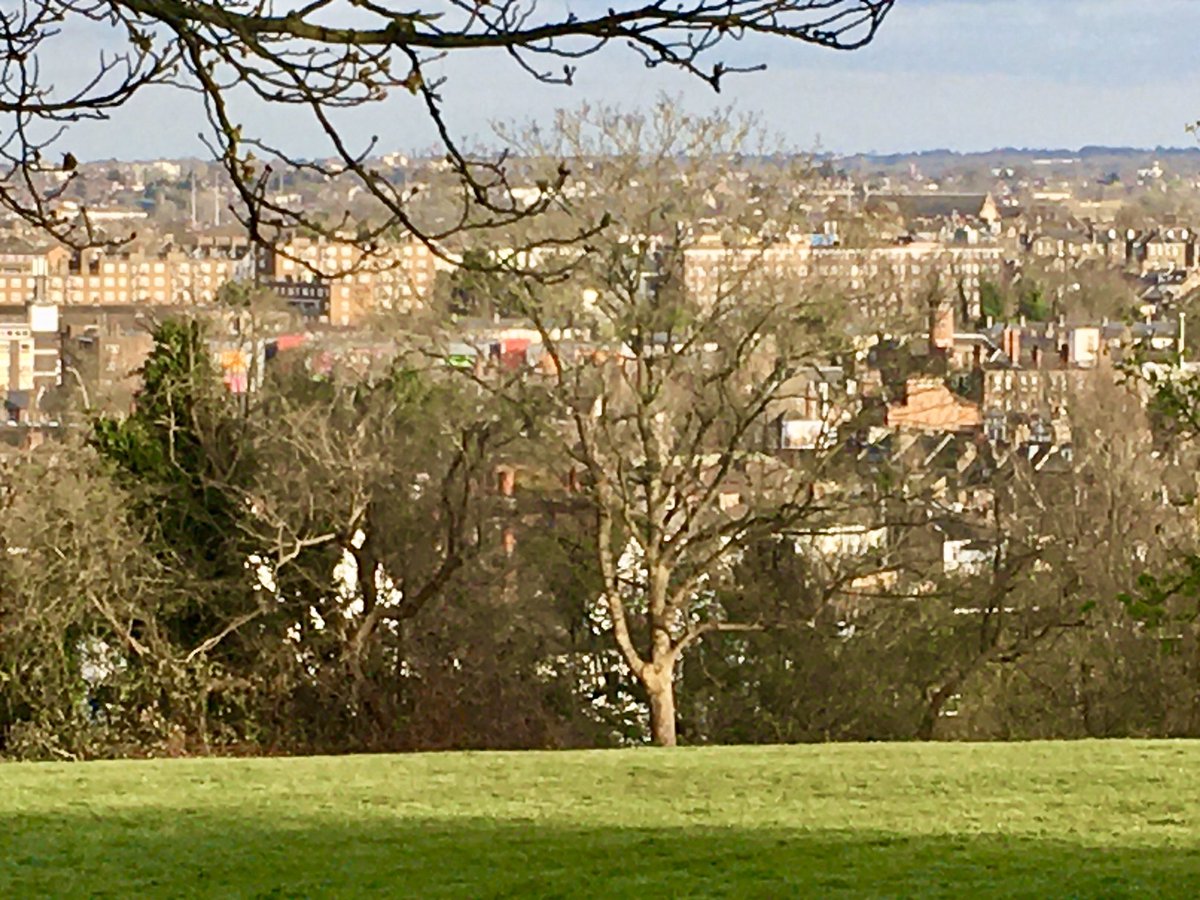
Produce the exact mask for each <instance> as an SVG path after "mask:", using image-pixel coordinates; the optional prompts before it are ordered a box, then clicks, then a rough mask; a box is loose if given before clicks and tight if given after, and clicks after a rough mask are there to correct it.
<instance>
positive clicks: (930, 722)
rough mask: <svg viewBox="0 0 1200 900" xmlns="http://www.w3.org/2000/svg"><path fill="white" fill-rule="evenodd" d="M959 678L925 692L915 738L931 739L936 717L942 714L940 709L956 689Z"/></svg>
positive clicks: (935, 725)
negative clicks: (923, 704)
mask: <svg viewBox="0 0 1200 900" xmlns="http://www.w3.org/2000/svg"><path fill="white" fill-rule="evenodd" d="M958 684H959V679H957V678H956V679H954V680H952V681H950V682H948V683H947V684H944V685H942V686H941V687H940V688H938V689H937V690H936V691H932V692H930V693H927V694H926V697H925V712H924V714H923V715H922V716H921V722H920V724H919V725H918V726H917V740H919V741H932V740H933V735H934V732H935V730H936V729H937V722H938V718H939V717H940V716H941V714H942V709H943V708H944V707H945V705H946V702H947V701H948V700H949V699H950V697H951V696H952V695H953V694H954V692H955V690H957V688H958Z"/></svg>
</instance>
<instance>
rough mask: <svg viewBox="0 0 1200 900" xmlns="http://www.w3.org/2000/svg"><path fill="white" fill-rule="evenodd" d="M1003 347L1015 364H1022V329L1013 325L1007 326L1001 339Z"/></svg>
mask: <svg viewBox="0 0 1200 900" xmlns="http://www.w3.org/2000/svg"><path fill="white" fill-rule="evenodd" d="M1001 349H1002V350H1003V351H1004V355H1005V356H1007V357H1008V358H1009V359H1010V360H1011V361H1012V364H1013V365H1014V366H1019V365H1020V364H1021V329H1019V328H1014V327H1012V326H1011V325H1010V326H1009V327H1007V328H1005V329H1004V335H1003V337H1002V339H1001Z"/></svg>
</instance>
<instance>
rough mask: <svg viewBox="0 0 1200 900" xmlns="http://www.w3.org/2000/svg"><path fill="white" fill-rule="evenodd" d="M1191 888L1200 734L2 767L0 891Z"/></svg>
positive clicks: (607, 893)
mask: <svg viewBox="0 0 1200 900" xmlns="http://www.w3.org/2000/svg"><path fill="white" fill-rule="evenodd" d="M364 894H365V895H370V894H375V895H380V896H406V897H443V896H456V897H515V896H555V897H559V896H586V897H624V896H634V895H639V896H643V897H683V896H724V897H801V896H803V897H828V896H851V895H852V896H862V895H866V896H888V897H916V896H920V897H927V896H946V897H966V896H973V897H977V896H983V897H1059V896H1075V897H1093V896H1096V897H1099V896H1104V897H1120V896H1178V897H1193V896H1200V744H1192V743H1185V742H1156V743H1151V742H1111V743H1100V742H1084V743H1046V744H1009V745H981V744H976V745H969V744H962V745H911V744H909V745H903V744H892V745H843V746H823V747H793V748H783V747H777V748H776V747H772V748H738V749H694V750H679V751H672V752H662V751H655V750H638V751H620V752H617V751H610V752H592V753H556V754H549V753H495V754H469V753H468V754H438V755H418V756H402V757H399V756H389V757H381V756H380V757H343V758H316V759H264V760H220V759H217V760H173V761H150V762H128V763H90V764H63V765H59V764H53V765H12V764H10V765H0V896H2V897H33V896H49V895H52V896H92V897H134V896H137V897H144V896H195V895H207V896H213V897H299V896H339V897H341V896H355V895H364Z"/></svg>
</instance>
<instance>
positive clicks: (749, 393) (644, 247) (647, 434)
mask: <svg viewBox="0 0 1200 900" xmlns="http://www.w3.org/2000/svg"><path fill="white" fill-rule="evenodd" d="M755 133H756V132H755V127H754V123H753V122H752V121H747V120H740V119H737V118H734V117H730V116H728V115H717V116H712V117H707V118H692V117H689V116H687V115H685V114H681V113H680V112H679V111H678V110H676V109H675V108H673V107H672V106H671V104H669V103H666V102H664V103H662V104H660V105H659V106H658V108H657V109H656V110H655V112H654V113H653V114H652V115H646V116H641V115H625V114H622V113H620V112H617V111H614V110H610V109H590V110H587V109H585V110H584V111H583V112H582V113H580V114H578V115H564V117H563V118H562V119H561V120H560V122H559V128H558V130H557V132H556V133H555V136H554V137H553V138H552V139H551V140H552V141H553V143H552V145H551V146H552V152H554V153H557V154H560V155H561V156H563V158H566V159H568V160H590V161H591V162H590V165H589V169H588V171H589V179H588V181H587V187H586V190H585V192H584V194H585V195H584V196H580V197H578V198H576V200H575V201H574V202H575V204H576V205H577V207H578V208H579V210H580V211H581V212H583V213H584V214H586V210H587V209H588V208H589V206H594V205H596V204H603V205H604V207H605V208H606V209H609V210H611V214H612V218H613V227H612V229H611V230H610V232H608V233H606V236H605V237H604V239H602V240H594V241H592V242H590V243H589V245H588V248H589V252H588V254H587V255H586V256H585V258H584V261H583V262H582V263H581V266H580V268H579V269H577V270H576V271H575V272H574V274H573V275H572V277H571V279H570V280H568V281H567V282H565V283H564V284H560V285H558V286H546V285H544V284H542V283H540V282H538V281H536V280H532V281H526V282H525V283H524V290H525V292H526V301H525V306H526V308H525V312H526V313H527V314H528V315H529V316H530V317H531V318H532V319H533V321H534V322H535V323H536V325H537V327H538V329H539V330H540V332H541V335H542V340H543V344H544V347H545V352H546V356H545V358H544V359H543V361H542V370H543V372H544V373H546V374H545V376H544V377H545V380H544V381H543V382H542V383H540V384H537V383H530V382H529V380H528V379H527V378H522V379H518V380H516V381H514V382H513V383H510V384H504V385H502V386H501V390H504V391H506V392H508V395H509V396H511V397H513V398H514V399H515V400H516V401H517V402H520V403H529V402H532V401H533V400H534V399H536V402H539V403H549V405H550V406H549V408H550V410H551V412H550V414H549V419H550V420H551V421H552V422H555V423H556V424H555V425H554V426H552V427H549V428H546V429H544V434H543V435H542V437H543V440H544V442H545V444H546V445H547V446H553V447H556V448H558V449H557V450H555V451H553V452H554V453H555V454H556V458H558V459H559V460H561V459H562V458H563V456H562V454H565V455H566V458H567V463H566V465H569V466H570V467H572V468H573V469H574V475H568V478H569V480H572V481H573V483H574V484H575V485H576V486H577V489H578V491H579V492H580V495H581V496H582V497H583V498H585V499H586V503H587V506H588V507H589V508H590V511H591V515H592V517H593V518H592V521H591V529H592V533H593V537H594V541H593V546H594V550H595V554H596V567H597V570H598V572H599V574H600V576H601V578H600V580H601V583H602V585H603V590H602V593H603V599H602V602H603V609H604V611H605V619H606V621H605V623H604V627H605V628H606V630H607V631H608V633H609V635H610V636H611V639H612V641H613V642H614V643H613V646H614V648H615V650H616V651H617V652H618V653H619V655H620V658H621V660H622V661H623V664H624V666H625V667H627V669H628V672H629V673H630V675H631V677H632V678H633V679H634V680H635V681H636V683H637V684H638V685H640V688H641V689H642V690H643V691H644V693H645V696H646V697H647V699H648V701H649V710H650V729H651V734H652V737H653V740H654V741H655V742H656V743H658V744H660V745H672V744H674V743H675V742H676V709H675V694H674V691H675V679H676V673H677V668H678V665H679V662H680V660H681V658H682V657H683V655H684V654H685V653H686V651H687V650H688V648H689V647H692V646H693V645H695V644H696V643H697V642H698V641H700V640H702V639H703V638H705V637H706V636H708V635H716V634H719V633H728V632H745V631H752V630H757V629H760V628H763V627H766V626H767V625H769V624H770V623H769V622H765V621H745V622H740V621H738V622H735V621H730V620H728V618H727V617H726V616H725V614H724V612H723V610H722V609H721V608H720V605H719V604H718V603H715V602H713V588H714V587H715V586H716V584H717V583H718V582H720V581H721V580H722V579H728V578H729V577H730V575H731V568H732V565H733V563H734V562H735V561H736V560H737V559H738V557H739V554H740V552H741V548H742V547H743V546H745V544H746V542H748V541H751V540H753V539H755V538H757V537H765V536H773V535H778V534H800V533H805V532H809V531H812V530H813V529H817V530H820V529H821V528H823V527H824V526H825V524H827V523H829V522H830V521H832V520H834V519H835V518H837V517H838V516H840V515H844V514H845V511H844V509H843V508H842V506H843V501H842V495H843V494H844V493H845V492H844V490H843V488H841V487H839V486H837V485H836V484H835V481H834V480H833V479H832V478H831V477H830V475H829V466H830V465H831V463H830V459H831V454H827V453H821V452H814V453H813V454H812V455H810V456H807V457H805V456H799V457H795V458H793V459H791V460H788V461H785V460H783V459H781V458H780V456H779V455H778V454H777V453H774V452H773V450H778V449H779V446H780V445H779V442H778V438H777V437H775V438H773V437H772V435H773V434H774V432H773V430H772V426H773V425H777V424H778V423H777V418H778V416H779V415H780V412H781V410H783V409H785V408H786V407H787V405H788V404H789V403H791V402H797V401H798V398H799V396H800V394H801V392H802V390H801V384H803V379H802V378H799V377H798V371H799V370H801V369H803V368H804V366H805V364H811V363H813V362H816V361H820V360H827V359H828V357H829V355H830V354H831V353H834V352H836V351H837V349H839V345H840V341H839V332H838V330H837V328H835V327H834V324H833V323H834V319H833V318H831V310H830V309H829V308H827V307H825V306H823V305H821V304H820V303H818V302H815V301H813V300H812V299H810V298H809V297H808V296H807V294H806V293H805V292H804V291H803V290H802V289H800V287H799V285H798V283H797V281H796V279H795V277H794V273H793V272H792V271H791V270H790V267H789V265H788V263H787V260H788V255H787V248H788V247H789V241H790V240H791V239H792V238H795V237H797V236H798V234H799V233H800V232H802V231H803V229H804V228H805V227H806V223H805V222H801V221H795V220H794V219H795V217H794V216H793V215H792V211H791V209H790V208H789V205H788V203H787V202H786V201H787V197H788V196H789V193H790V191H791V190H792V189H793V186H794V184H795V179H796V178H802V177H804V172H803V170H796V169H795V168H794V164H791V163H789V164H787V165H784V166H782V167H781V164H780V163H778V162H777V161H773V160H770V159H768V161H766V162H765V163H763V164H762V165H757V164H755V165H750V166H749V169H750V171H749V172H747V173H742V172H740V170H739V167H738V166H737V165H736V164H735V161H740V160H743V159H745V160H750V159H760V160H762V159H767V158H768V157H769V154H765V155H764V153H765V152H764V151H762V148H761V147H760V145H758V144H756V143H755V140H754V137H755ZM714 214H717V215H719V216H720V220H721V221H722V222H723V223H724V224H723V232H724V233H723V235H722V236H721V240H722V246H723V247H725V248H726V249H725V250H723V251H722V253H721V260H720V264H719V265H718V266H717V267H716V268H715V269H714V270H712V272H711V275H712V278H713V281H714V286H713V287H712V289H711V290H708V291H705V292H704V294H703V295H702V296H701V295H700V294H698V293H697V292H695V291H689V290H688V289H687V287H686V285H685V277H684V269H685V266H686V264H687V263H686V256H687V253H688V250H689V249H690V248H693V247H696V246H697V245H698V244H700V243H701V242H702V241H704V239H705V235H704V234H703V231H704V229H705V227H706V225H705V223H706V221H712V220H713V218H714ZM581 337H582V338H586V340H582V341H578V342H577V341H576V338H581ZM843 337H844V336H843ZM831 418H832V417H831ZM830 424H832V423H830Z"/></svg>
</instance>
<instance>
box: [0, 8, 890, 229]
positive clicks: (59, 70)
mask: <svg viewBox="0 0 1200 900" xmlns="http://www.w3.org/2000/svg"><path fill="white" fill-rule="evenodd" d="M893 2H894V0H783V2H774V0H771V2H764V0H732V2H720V3H713V2H699V3H696V4H691V5H683V6H680V5H675V4H671V3H666V2H660V0H655V2H651V3H648V4H624V5H621V4H618V5H616V6H608V7H604V8H596V9H595V10H592V11H589V12H580V11H571V10H566V9H559V8H557V7H554V8H552V7H550V6H546V5H542V4H538V3H519V2H516V0H502V2H498V3H488V4H479V3H473V2H460V0H453V2H450V3H447V4H440V5H436V6H434V7H432V8H426V9H420V8H411V7H398V6H396V5H395V4H391V3H386V2H385V3H375V2H365V0H349V2H346V3H339V2H335V0H313V2H294V3H284V4H278V3H273V2H268V0H239V2H234V3H229V2H217V0H198V2H197V0H111V2H104V3H94V2H91V0H24V2H20V3H17V4H15V5H13V6H12V7H11V8H8V9H5V10H4V11H3V13H0V32H2V34H3V40H4V48H3V50H4V52H3V54H2V60H0V112H2V113H3V114H4V115H5V116H6V119H7V121H6V127H5V134H4V138H3V141H2V142H0V158H2V161H3V165H4V168H3V171H2V172H0V205H2V206H3V208H4V209H6V210H8V211H10V212H13V213H16V214H17V215H19V216H20V217H22V218H23V219H25V220H26V221H29V222H31V223H34V224H36V225H38V226H40V227H43V228H46V229H49V230H50V231H51V233H53V234H54V235H55V236H57V237H58V238H60V239H61V240H64V241H67V242H69V243H72V244H74V245H76V246H79V245H83V244H87V243H94V242H97V241H101V240H104V239H106V237H107V238H108V239H113V237H112V236H106V235H104V234H102V233H100V232H99V231H98V230H97V227H96V225H95V223H94V222H93V221H92V220H91V219H90V218H89V217H88V216H87V215H86V214H83V215H79V216H75V215H73V214H71V215H68V214H67V213H66V212H65V211H64V210H63V208H62V206H61V204H60V202H59V201H61V200H62V199H63V198H64V196H66V194H67V192H68V189H69V185H70V184H71V182H72V180H73V179H74V178H75V177H76V174H77V170H78V165H79V163H78V159H77V158H76V154H77V153H79V152H80V148H78V147H75V146H73V145H72V144H71V142H70V135H71V128H70V126H71V125H72V124H73V123H76V122H79V121H83V120H104V119H107V118H108V117H109V116H111V115H112V114H113V113H114V112H115V111H117V110H120V109H122V108H123V107H127V106H128V105H130V104H131V103H133V102H134V101H135V100H136V99H137V98H138V97H139V96H140V95H142V94H144V93H146V92H147V91H153V90H154V89H161V88H164V87H165V88H168V89H175V90H179V91H188V92H191V93H193V94H196V95H198V96H199V97H200V98H201V99H202V100H203V104H204V109H205V112H206V116H207V122H206V123H205V125H206V127H205V130H204V132H203V134H202V137H203V138H204V140H205V141H206V142H207V144H208V146H209V148H210V150H211V151H212V153H213V155H214V157H215V158H216V159H217V161H218V162H219V163H220V165H221V167H222V169H223V170H224V173H225V175H226V176H227V177H228V179H229V180H230V182H231V183H232V185H233V187H234V189H235V193H236V196H237V201H238V202H237V204H236V211H237V214H238V216H239V218H240V219H241V220H242V222H243V223H244V224H245V225H246V226H247V227H248V228H249V230H250V232H251V234H252V235H253V236H254V237H255V238H261V237H264V236H265V237H267V238H269V237H270V236H271V234H272V233H273V232H274V231H275V230H276V229H280V228H291V227H296V226H304V227H306V228H308V229H310V230H313V231H316V232H317V233H320V234H333V233H335V232H340V231H342V230H344V229H346V228H347V227H350V225H351V223H349V222H348V220H346V219H344V218H339V217H337V216H331V217H323V216H321V215H319V214H315V213H313V212H312V211H311V210H305V209H299V208H295V207H292V206H289V205H287V204H286V202H284V201H281V200H278V199H276V198H275V195H274V194H273V192H272V191H271V190H269V187H270V184H271V177H272V174H273V173H274V172H275V171H276V170H290V171H301V172H304V173H307V174H311V175H316V176H318V177H327V178H329V179H331V180H333V181H335V182H338V183H341V184H344V185H346V186H350V185H353V186H355V187H357V188H358V189H359V191H361V192H362V193H363V194H364V195H365V196H366V197H368V198H370V200H371V201H372V203H373V204H374V208H375V210H376V213H377V214H376V216H375V217H374V219H373V224H371V225H370V226H368V227H365V228H363V227H361V223H359V225H360V227H359V228H358V232H359V233H358V241H359V243H360V245H361V246H363V247H364V248H368V249H369V248H370V247H372V246H374V245H375V244H376V242H378V241H381V240H383V239H386V237H387V236H388V235H389V234H391V233H393V231H394V229H396V228H397V227H398V228H400V229H401V230H403V231H407V232H411V233H415V234H417V235H418V236H420V237H421V238H423V239H424V240H426V241H428V242H430V244H431V246H435V247H436V246H437V244H438V242H439V241H441V240H442V239H444V238H447V237H449V236H451V235H453V234H456V233H460V232H463V231H468V232H469V231H474V230H478V229H488V228H493V227H496V226H501V225H506V224H511V223H512V222H514V221H518V220H520V219H523V218H525V217H527V216H530V215H535V214H537V213H538V212H541V211H543V210H545V209H546V208H547V207H548V205H549V204H550V203H552V202H553V201H554V198H555V197H556V196H557V194H558V190H559V188H561V187H562V185H563V184H564V183H565V180H566V178H567V175H568V172H567V171H566V170H565V169H558V170H557V171H555V170H554V168H553V166H552V167H551V169H550V171H548V172H544V173H542V174H540V175H539V176H537V178H538V181H539V183H540V184H541V186H542V190H541V191H540V193H539V196H538V197H537V198H536V200H535V201H534V202H532V203H526V202H525V201H522V200H518V199H516V198H514V196H513V194H512V192H511V187H512V186H513V185H514V184H519V183H522V182H521V181H514V179H525V173H523V172H521V171H520V170H519V168H518V169H514V170H511V171H510V168H509V166H508V160H507V159H506V157H505V156H504V155H503V154H501V155H500V156H497V157H490V158H487V157H475V156H472V155H471V154H470V153H469V152H467V151H466V150H465V149H464V148H463V146H462V145H461V143H460V141H459V140H458V139H457V138H456V137H455V135H454V133H453V131H452V129H451V127H450V125H449V124H448V122H447V119H446V116H445V113H444V108H443V96H442V92H441V88H442V84H443V81H444V76H443V74H442V66H441V64H442V62H443V61H444V60H446V59H447V58H450V57H453V58H455V59H458V58H463V57H467V58H470V59H472V60H473V61H475V63H476V65H478V66H480V67H481V69H480V71H482V70H483V67H489V66H493V65H498V64H499V65H505V64H507V65H513V66H515V67H517V69H518V70H520V71H523V72H525V73H526V74H528V75H529V76H530V77H531V78H532V79H535V80H537V81H541V82H548V83H555V84H570V83H571V81H572V79H573V77H574V74H575V71H576V68H577V66H578V65H580V62H581V60H583V59H584V58H586V57H589V56H592V55H594V54H596V53H598V52H600V51H601V50H603V49H605V48H606V47H607V46H608V45H609V44H613V43H616V44H622V45H625V46H627V47H629V48H631V49H632V50H633V51H634V52H635V53H636V54H638V56H640V58H641V60H642V61H643V62H644V64H645V65H646V66H649V67H659V66H665V67H670V68H676V69H680V70H683V71H685V72H688V73H690V74H692V75H694V76H696V77H697V78H699V79H701V80H702V81H704V82H706V83H708V84H709V85H711V86H712V87H713V88H714V89H718V88H719V87H720V85H721V83H722V80H723V78H724V76H725V75H727V74H730V73H736V72H740V71H745V70H748V69H753V68H757V66H755V65H753V64H750V65H746V64H743V63H741V62H739V63H735V64H731V63H729V62H727V61H724V60H722V59H721V57H720V56H719V55H718V54H719V52H720V48H721V47H722V46H723V45H724V44H725V42H726V40H727V39H729V38H731V37H744V36H748V35H756V36H757V35H761V36H770V37H777V38H781V39H785V40H792V41H798V42H800V43H804V44H810V45H814V46H819V47H827V48H833V49H843V50H846V49H854V48H857V47H861V46H863V45H865V44H866V43H867V42H869V41H870V40H871V39H872V38H873V37H874V36H875V34H876V32H877V30H878V29H879V27H880V25H881V24H882V22H883V19H884V17H885V16H886V15H887V14H888V12H889V11H890V9H891V7H892V5H893ZM83 39H90V40H93V41H95V42H96V44H97V45H99V46H103V47H109V48H111V49H109V50H108V51H106V52H101V53H100V55H99V57H98V59H97V61H96V63H95V66H94V67H93V68H92V69H91V70H90V71H88V72H87V73H86V74H84V75H83V76H78V75H76V73H75V72H73V71H70V69H69V68H64V66H66V65H67V61H68V60H69V61H70V63H71V65H73V64H74V63H75V61H76V59H77V57H78V53H77V48H78V46H79V45H78V43H72V42H78V41H80V40H83ZM400 98H403V100H401V99H400ZM393 101H394V102H393ZM268 105H271V106H279V105H282V106H284V107H287V108H289V109H291V110H294V111H295V112H296V114H297V115H298V116H299V117H300V119H301V120H302V121H306V122H307V123H308V124H309V125H310V126H311V127H312V128H314V129H315V131H316V133H317V134H319V135H320V137H321V138H322V139H323V141H324V143H325V145H326V147H327V148H328V149H327V151H326V153H325V154H319V153H312V152H307V153H301V152H299V151H298V150H297V149H295V148H292V147H289V146H288V145H287V144H286V142H285V141H283V140H282V139H279V138H278V137H273V136H271V135H268V134H266V133H264V132H263V131H261V130H258V129H255V128H254V127H253V125H251V124H248V123H253V122H254V121H255V120H256V118H257V117H258V115H259V113H261V111H262V110H263V109H264V108H265V107H267V106H268ZM364 107H367V108H377V109H379V110H380V112H381V113H384V111H386V112H387V113H393V110H395V112H394V113H393V114H394V115H395V117H396V118H395V121H397V122H404V121H408V120H410V119H411V117H414V116H415V117H420V118H423V119H425V120H427V121H428V123H429V124H430V125H431V126H432V129H433V132H434V133H435V134H436V136H437V141H438V142H439V144H440V149H441V150H442V151H444V154H445V162H446V164H447V166H448V168H449V170H450V172H451V173H452V174H453V176H454V178H453V183H455V184H456V185H457V193H456V196H457V200H456V203H455V204H454V205H453V206H452V207H451V209H450V210H449V212H448V213H447V214H446V215H444V216H439V217H438V218H436V219H435V220H430V221H421V220H420V216H419V210H418V208H417V206H418V200H417V198H415V197H414V193H415V192H414V191H413V190H412V189H411V188H410V187H409V186H408V185H407V184H405V183H404V182H403V181H399V182H398V181H397V180H396V179H394V178H392V177H391V173H390V171H389V170H388V169H387V167H385V166H383V165H381V164H380V163H379V162H378V160H376V159H374V158H373V156H374V155H375V154H377V152H378V150H377V146H376V141H375V140H372V141H369V142H366V143H365V144H358V143H355V142H354V141H352V140H351V139H350V138H349V137H348V136H347V134H346V132H345V130H344V127H343V125H344V119H343V116H344V114H345V112H346V111H347V110H354V109H357V108H364ZM382 121H384V122H386V118H384V119H382ZM409 130H411V129H409ZM322 155H324V156H326V157H327V161H324V162H322V161H320V160H319V159H318V158H317V157H320V156H322ZM532 180H534V179H532V178H530V179H525V180H524V182H523V183H529V181H532ZM119 238H120V236H119V235H118V236H116V239H119Z"/></svg>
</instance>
